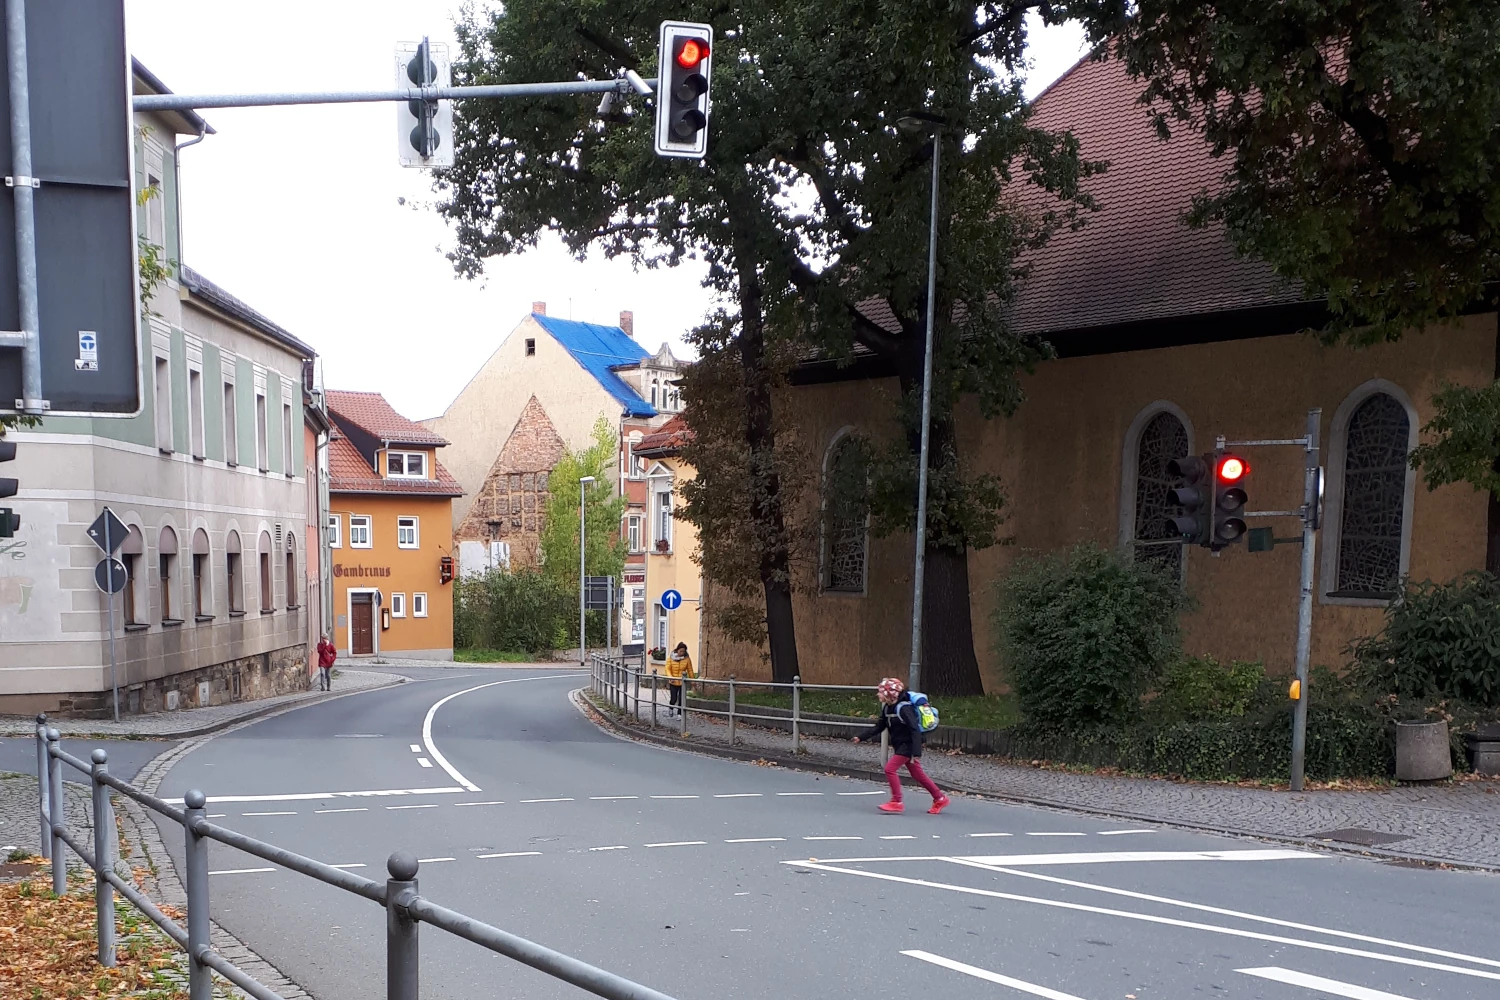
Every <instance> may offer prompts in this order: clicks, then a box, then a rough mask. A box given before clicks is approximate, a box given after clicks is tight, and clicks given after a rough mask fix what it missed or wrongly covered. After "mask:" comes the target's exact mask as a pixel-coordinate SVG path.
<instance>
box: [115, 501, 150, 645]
mask: <svg viewBox="0 0 1500 1000" xmlns="http://www.w3.org/2000/svg"><path fill="white" fill-rule="evenodd" d="M145 552H146V540H145V539H144V538H143V537H141V529H140V528H138V527H136V526H135V525H133V524H132V525H131V526H130V530H129V531H128V532H126V534H125V544H124V545H121V546H120V562H121V563H123V564H124V566H125V590H124V591H123V595H124V601H125V624H126V625H145V624H146V606H145V604H144V603H143V602H142V601H141V595H142V594H143V593H144V591H142V590H141V572H142V565H143V564H142V562H141V560H142V559H144V558H145Z"/></svg>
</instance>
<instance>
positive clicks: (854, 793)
mask: <svg viewBox="0 0 1500 1000" xmlns="http://www.w3.org/2000/svg"><path fill="white" fill-rule="evenodd" d="M834 794H835V795H884V794H885V792H884V791H883V790H881V789H879V788H877V789H875V791H873V792H834Z"/></svg>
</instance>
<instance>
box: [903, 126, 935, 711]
mask: <svg viewBox="0 0 1500 1000" xmlns="http://www.w3.org/2000/svg"><path fill="white" fill-rule="evenodd" d="M942 126H943V119H942V118H941V117H940V116H938V115H935V114H932V113H931V112H927V111H912V112H909V113H908V114H905V115H903V116H901V117H900V118H898V119H897V120H896V127H897V128H899V129H900V130H901V131H902V132H904V133H906V134H907V135H910V136H919V135H926V136H931V137H932V211H931V217H930V219H929V221H928V228H927V344H926V346H925V347H924V349H923V354H922V453H921V457H920V459H919V460H918V461H919V465H918V469H917V554H916V566H915V572H916V575H915V577H914V578H913V580H912V597H911V665H910V666H909V667H908V668H907V672H906V686H907V688H908V689H909V690H910V689H915V688H916V687H917V685H918V684H920V683H921V680H922V583H923V579H922V578H923V575H924V573H925V572H926V566H927V450H928V443H929V441H930V438H931V430H932V339H933V327H934V326H935V325H936V324H935V320H936V316H937V229H938V162H939V160H940V159H941V155H942V148H943V144H942V143H941V142H940V141H939V139H940V133H941V132H942Z"/></svg>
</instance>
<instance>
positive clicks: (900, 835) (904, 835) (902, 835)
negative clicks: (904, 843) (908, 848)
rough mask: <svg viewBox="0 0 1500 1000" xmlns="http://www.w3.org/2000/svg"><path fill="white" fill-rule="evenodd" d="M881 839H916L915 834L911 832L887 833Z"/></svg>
mask: <svg viewBox="0 0 1500 1000" xmlns="http://www.w3.org/2000/svg"><path fill="white" fill-rule="evenodd" d="M880 839H881V840H916V839H917V837H916V834H912V833H888V834H886V835H885V836H883V837H881V838H880Z"/></svg>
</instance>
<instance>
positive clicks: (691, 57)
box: [677, 38, 708, 69]
mask: <svg viewBox="0 0 1500 1000" xmlns="http://www.w3.org/2000/svg"><path fill="white" fill-rule="evenodd" d="M707 58H708V43H707V42H705V41H703V40H702V39H700V38H688V39H684V40H683V43H682V47H681V48H679V49H678V50H677V65H679V66H681V67H682V68H683V69H695V68H697V66H698V64H699V63H701V62H702V61H703V60H705V59H707Z"/></svg>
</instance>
